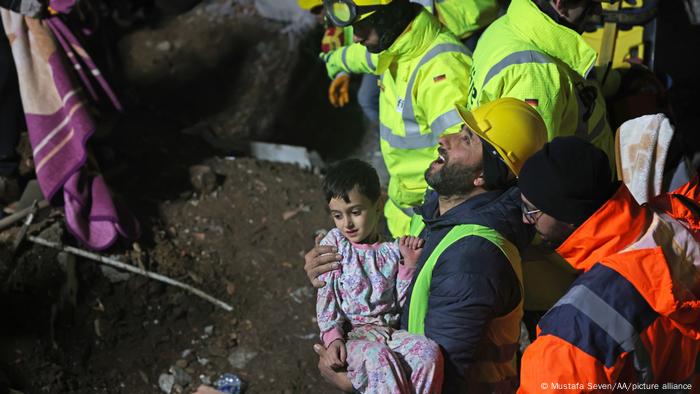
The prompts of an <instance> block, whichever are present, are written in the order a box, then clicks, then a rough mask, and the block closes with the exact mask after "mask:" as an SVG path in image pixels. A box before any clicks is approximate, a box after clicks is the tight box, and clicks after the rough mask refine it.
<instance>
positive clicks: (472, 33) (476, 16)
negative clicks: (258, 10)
mask: <svg viewBox="0 0 700 394" xmlns="http://www.w3.org/2000/svg"><path fill="white" fill-rule="evenodd" d="M410 1H411V2H412V3H416V4H420V5H422V6H424V7H425V8H426V9H427V10H428V11H429V12H430V13H432V14H433V15H434V16H435V17H436V18H438V20H439V21H440V23H442V24H443V25H444V26H445V27H447V29H448V30H449V31H450V32H451V33H452V34H454V35H455V37H457V38H458V39H460V40H461V41H462V43H463V44H464V45H465V46H466V47H467V48H468V49H469V50H470V51H474V48H476V43H477V41H478V39H479V37H480V36H481V34H482V33H483V31H484V29H486V27H487V26H488V25H489V24H491V22H493V21H494V20H496V18H497V17H498V13H499V12H500V9H501V7H502V3H503V1H501V0H472V1H466V2H465V1H462V0H440V1H435V0H410ZM316 4H321V0H299V5H300V6H301V7H302V8H303V9H309V10H312V7H315V6H316ZM342 31H343V32H344V36H345V40H346V41H347V38H348V37H350V38H352V27H350V26H349V27H346V28H345V29H343V30H342ZM360 47H361V44H356V45H355V47H354V48H350V45H348V44H347V43H346V44H345V45H343V48H342V49H339V52H338V53H337V54H335V56H332V57H325V58H326V59H327V60H326V61H327V62H328V63H329V66H328V77H329V78H330V79H331V80H332V81H333V83H332V84H331V86H330V87H329V89H328V97H329V99H330V102H331V104H332V105H333V106H335V107H343V106H344V105H345V104H347V103H348V102H349V93H348V92H349V82H350V78H349V76H348V75H347V73H346V72H343V71H341V72H338V70H340V69H342V65H341V64H342V63H344V62H347V59H348V58H350V59H353V58H356V57H357V56H356V55H354V54H352V53H353V52H355V51H359V52H360V56H359V57H357V58H358V59H362V53H365V52H364V51H365V49H364V48H360ZM343 51H346V53H345V54H343ZM347 51H350V53H351V54H350V56H348V52H347ZM328 52H329V51H326V50H323V53H324V54H325V53H328ZM365 56H367V55H366V53H365ZM366 60H367V63H368V65H369V68H368V72H374V70H375V67H374V63H376V59H366ZM332 62H337V63H338V64H336V65H332V64H330V63H332ZM359 67H362V65H359ZM346 68H347V67H346ZM369 75H371V74H364V75H363V78H362V85H361V86H360V89H359V90H358V92H357V99H358V104H360V106H361V107H362V110H363V112H364V113H365V115H366V116H367V117H368V119H370V120H373V121H375V122H376V121H377V119H378V118H377V116H378V115H377V114H378V112H377V111H378V105H377V104H378V101H377V98H378V95H377V94H376V93H377V92H376V91H375V90H376V88H375V87H373V85H370V83H372V82H375V83H376V79H373V78H374V77H373V76H369ZM370 111H373V112H372V116H370V115H369V113H370ZM374 115H377V116H374Z"/></svg>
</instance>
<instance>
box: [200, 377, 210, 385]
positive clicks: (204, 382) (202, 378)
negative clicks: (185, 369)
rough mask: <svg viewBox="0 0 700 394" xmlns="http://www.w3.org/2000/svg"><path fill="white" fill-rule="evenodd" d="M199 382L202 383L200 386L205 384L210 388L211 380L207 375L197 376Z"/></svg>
mask: <svg viewBox="0 0 700 394" xmlns="http://www.w3.org/2000/svg"><path fill="white" fill-rule="evenodd" d="M199 381H200V382H202V384H205V385H207V386H211V379H210V378H209V376H207V375H204V374H201V375H199Z"/></svg>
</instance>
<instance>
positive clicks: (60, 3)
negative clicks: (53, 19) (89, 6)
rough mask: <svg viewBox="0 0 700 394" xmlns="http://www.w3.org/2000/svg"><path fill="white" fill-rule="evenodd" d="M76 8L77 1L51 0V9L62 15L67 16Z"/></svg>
mask: <svg viewBox="0 0 700 394" xmlns="http://www.w3.org/2000/svg"><path fill="white" fill-rule="evenodd" d="M74 6H75V0H50V1H49V7H51V8H53V9H54V10H55V11H56V12H58V13H60V14H67V13H69V12H70V10H72V9H73V7H74Z"/></svg>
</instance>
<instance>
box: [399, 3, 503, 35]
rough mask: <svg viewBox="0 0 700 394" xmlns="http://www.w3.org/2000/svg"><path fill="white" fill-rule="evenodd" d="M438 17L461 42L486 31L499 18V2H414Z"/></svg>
mask: <svg viewBox="0 0 700 394" xmlns="http://www.w3.org/2000/svg"><path fill="white" fill-rule="evenodd" d="M412 2H413V3H418V4H420V5H422V6H423V7H425V8H426V9H427V10H428V11H430V12H431V13H433V14H434V15H436V16H437V17H438V19H439V20H440V22H441V23H442V24H443V25H445V27H447V28H448V29H449V30H450V32H452V34H454V35H455V36H456V37H457V38H459V39H460V40H463V39H465V38H468V37H469V36H471V35H472V34H473V33H474V32H477V31H479V30H482V29H484V28H485V27H486V26H488V25H489V24H490V23H491V22H493V21H494V20H496V18H498V12H499V11H500V9H501V1H499V0H470V1H464V0H412Z"/></svg>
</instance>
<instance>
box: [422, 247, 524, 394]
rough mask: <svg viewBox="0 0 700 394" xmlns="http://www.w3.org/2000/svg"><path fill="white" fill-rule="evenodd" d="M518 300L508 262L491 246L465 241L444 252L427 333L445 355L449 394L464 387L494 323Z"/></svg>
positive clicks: (517, 288)
mask: <svg viewBox="0 0 700 394" xmlns="http://www.w3.org/2000/svg"><path fill="white" fill-rule="evenodd" d="M520 297H521V294H520V285H519V283H518V279H517V276H516V275H515V272H514V271H513V269H512V268H511V265H510V262H509V261H508V259H507V258H506V257H505V255H504V254H503V253H502V252H501V251H500V249H498V248H497V247H496V246H495V245H493V244H492V243H490V242H489V241H487V240H485V239H482V238H479V237H467V238H464V239H463V240H461V241H459V243H457V244H454V245H452V246H450V247H449V248H448V249H447V250H446V251H445V252H443V255H441V256H440V258H439V259H438V262H437V264H436V269H435V270H434V271H433V278H432V283H431V285H430V298H429V304H428V313H427V315H426V318H425V334H426V336H427V337H428V338H431V339H433V340H434V341H436V342H437V343H438V344H439V345H440V346H441V347H442V348H443V349H444V350H445V384H444V385H443V387H445V389H446V391H445V393H447V392H448V391H447V389H448V388H449V387H453V386H458V385H459V384H460V383H461V384H464V380H465V379H466V378H467V377H468V376H469V371H470V368H471V367H472V365H473V364H474V363H475V362H476V361H477V359H476V357H477V354H476V351H477V347H478V345H479V344H480V342H481V341H482V340H483V338H484V336H485V334H486V332H487V329H488V327H489V324H490V323H491V320H492V319H494V318H496V317H499V316H504V315H506V314H508V313H510V312H511V311H512V310H513V308H515V307H517V305H518V303H519V302H520ZM455 392H459V391H458V390H456V391H455Z"/></svg>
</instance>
